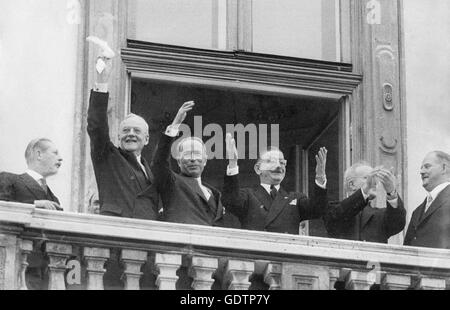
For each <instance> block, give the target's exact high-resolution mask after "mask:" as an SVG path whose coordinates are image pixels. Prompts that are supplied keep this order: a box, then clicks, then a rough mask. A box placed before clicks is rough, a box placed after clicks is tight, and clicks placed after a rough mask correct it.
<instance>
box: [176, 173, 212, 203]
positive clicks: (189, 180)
mask: <svg viewBox="0 0 450 310" xmlns="http://www.w3.org/2000/svg"><path fill="white" fill-rule="evenodd" d="M180 176H181V177H182V178H183V180H184V181H185V182H186V183H187V184H188V185H189V187H190V188H191V189H193V190H194V193H195V194H197V195H198V196H200V198H201V199H202V200H203V201H204V202H205V203H206V204H207V203H208V200H206V197H205V194H203V191H202V189H201V188H200V185H199V184H198V182H197V180H196V179H194V178H192V177H188V176H185V175H182V174H180Z"/></svg>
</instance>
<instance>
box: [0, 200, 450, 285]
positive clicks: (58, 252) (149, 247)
mask: <svg viewBox="0 0 450 310" xmlns="http://www.w3.org/2000/svg"><path fill="white" fill-rule="evenodd" d="M40 251H42V254H44V255H45V256H43V257H45V258H46V260H47V264H48V265H47V266H48V289H58V290H59V289H104V288H105V287H104V275H105V272H109V270H106V269H107V268H106V269H105V266H110V264H109V263H110V262H112V261H113V260H117V261H118V262H119V261H120V264H118V266H120V268H119V269H118V270H119V273H120V276H121V279H122V281H123V284H124V287H123V288H124V289H132V290H137V289H141V288H142V279H141V278H142V277H143V276H144V274H145V273H150V278H151V277H152V276H153V279H154V283H153V284H154V286H155V288H157V289H163V290H172V289H176V288H177V287H179V285H180V282H181V277H185V278H186V279H187V281H184V283H188V285H189V286H190V288H191V289H194V290H198V289H211V288H212V287H213V288H215V289H217V288H219V289H229V290H237V289H244V290H245V289H249V288H250V286H251V285H254V283H255V281H256V280H255V279H260V281H261V282H262V284H263V285H265V288H268V289H272V290H276V289H321V290H329V289H334V287H335V284H336V283H337V284H339V286H340V287H342V288H346V289H354V290H366V289H371V288H372V289H373V288H380V289H445V288H446V287H447V288H450V250H443V249H429V248H414V247H403V246H393V245H386V244H376V243H365V242H354V241H346V240H336V239H327V238H317V237H304V236H294V235H287V234H275V233H266V232H256V231H247V230H236V229H227V228H215V227H207V226H196V225H184V224H174V223H165V222H154V221H144V220H135V219H126V218H113V217H106V216H98V215H88V214H76V213H69V212H57V211H47V210H40V209H35V208H34V207H33V206H32V205H26V204H17V203H7V202H0V289H27V281H26V279H25V278H26V269H27V266H28V256H29V255H30V254H31V253H36V252H40ZM144 266H145V267H146V268H144ZM180 270H185V271H186V273H185V274H184V275H183V274H182V273H180ZM186 279H185V280H186ZM105 283H106V282H105Z"/></svg>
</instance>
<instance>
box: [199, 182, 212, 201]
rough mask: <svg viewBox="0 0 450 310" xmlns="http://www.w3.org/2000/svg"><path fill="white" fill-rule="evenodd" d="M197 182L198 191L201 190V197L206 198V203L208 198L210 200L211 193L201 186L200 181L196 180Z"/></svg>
mask: <svg viewBox="0 0 450 310" xmlns="http://www.w3.org/2000/svg"><path fill="white" fill-rule="evenodd" d="M197 182H198V186H200V189H201V190H202V192H203V195H204V196H205V198H206V201H208V200H209V198H211V191H210V190H209V188H207V187H206V186H204V185H203V184H202V182H201V181H200V179H197Z"/></svg>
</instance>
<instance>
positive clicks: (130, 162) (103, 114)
mask: <svg viewBox="0 0 450 310" xmlns="http://www.w3.org/2000/svg"><path fill="white" fill-rule="evenodd" d="M108 98H109V94H108V93H99V92H94V91H92V92H91V97H90V103H89V109H88V119H87V120H88V126H87V131H88V134H89V137H90V139H91V158H92V164H93V166H94V172H95V178H96V180H97V186H98V192H99V202H100V214H102V213H105V212H106V214H110V213H112V214H113V215H117V216H122V217H132V218H142V219H149V220H155V219H157V214H158V212H157V207H158V195H157V191H156V188H153V187H152V185H153V184H152V183H153V182H152V180H153V175H152V172H151V170H150V167H149V165H148V163H147V161H146V160H145V159H144V158H143V157H141V160H142V164H143V165H144V167H145V171H146V173H147V175H148V178H147V177H146V176H145V174H144V172H143V171H142V168H141V166H140V165H139V163H138V161H137V158H136V156H135V155H134V154H133V153H131V152H127V151H125V150H122V149H120V148H117V147H116V146H115V145H114V144H113V143H112V142H111V140H110V138H109V127H108V116H107V109H108ZM144 193H146V195H144Z"/></svg>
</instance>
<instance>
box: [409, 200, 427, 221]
mask: <svg viewBox="0 0 450 310" xmlns="http://www.w3.org/2000/svg"><path fill="white" fill-rule="evenodd" d="M426 204H427V200H426V199H425V200H424V202H422V204H421V205H420V206H419V207H417V209H416V210H415V211H414V212H413V215H412V217H411V224H412V225H413V227H415V228H416V227H417V226H419V224H420V222H421V218H423V216H422V215H423V211H424V209H425V205H426Z"/></svg>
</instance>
